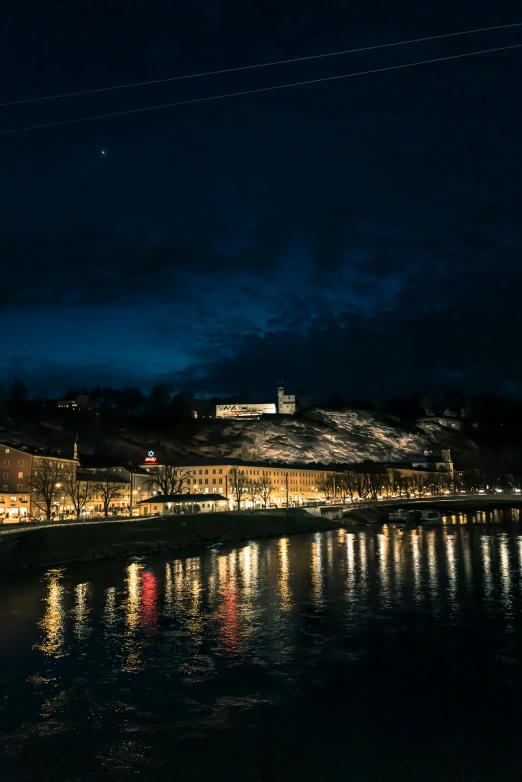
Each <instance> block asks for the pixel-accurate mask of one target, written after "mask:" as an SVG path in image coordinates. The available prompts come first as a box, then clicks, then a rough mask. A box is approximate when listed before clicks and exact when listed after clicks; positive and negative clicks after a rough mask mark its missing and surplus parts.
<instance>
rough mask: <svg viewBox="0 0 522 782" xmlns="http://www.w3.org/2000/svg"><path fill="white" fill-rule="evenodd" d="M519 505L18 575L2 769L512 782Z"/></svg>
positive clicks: (14, 774)
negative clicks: (433, 523)
mask: <svg viewBox="0 0 522 782" xmlns="http://www.w3.org/2000/svg"><path fill="white" fill-rule="evenodd" d="M518 513H519V511H515V510H513V511H510V510H503V511H499V512H493V513H491V514H489V513H488V514H487V515H484V516H482V515H480V514H479V515H478V517H477V518H475V519H473V518H472V517H469V518H466V517H461V518H460V519H457V518H451V519H446V520H445V523H444V524H443V525H439V526H438V527H432V528H429V529H428V528H424V529H421V528H405V527H404V528H400V527H398V526H392V525H386V526H384V527H382V526H375V527H372V528H366V527H364V528H362V527H361V528H354V529H352V530H335V531H332V532H323V533H320V534H316V535H301V536H295V537H292V538H284V539H280V540H270V541H263V542H253V543H250V544H245V545H241V546H237V547H234V548H224V547H223V548H216V549H213V550H211V551H204V552H201V551H199V552H197V554H195V555H194V556H183V557H182V556H174V555H172V554H168V555H167V554H165V555H161V556H157V557H155V558H152V559H141V560H136V559H135V560H129V561H126V562H123V561H119V562H118V561H114V560H112V561H107V562H97V563H93V565H78V566H74V567H67V568H62V569H54V570H48V571H47V572H45V573H44V574H39V575H37V576H25V577H20V578H18V579H17V580H15V581H14V583H13V579H11V583H10V585H9V586H5V585H3V586H0V620H1V625H0V626H1V637H0V679H1V687H0V725H1V729H0V734H1V747H0V778H1V779H5V780H9V782H12V781H14V780H38V782H42V781H43V780H52V782H65V781H66V780H67V782H79V781H80V780H81V782H84V780H85V781H88V782H90V781H91V780H98V779H102V778H103V779H115V780H126V779H134V778H140V779H146V780H149V779H150V780H155V781H156V780H158V781H163V780H169V781H170V780H176V781H177V782H179V781H180V780H181V781H184V780H192V781H193V780H239V782H264V780H267V782H275V781H277V780H294V779H295V780H334V779H342V780H349V781H350V782H359V781H360V782H363V780H364V782H381V781H382V782H384V780H386V781H387V782H391V781H392V780H401V782H410V780H411V782H413V781H415V782H435V781H436V782H440V780H444V782H454V781H455V782H457V780H459V781H460V780H466V782H482V780H488V782H491V780H495V782H515V781H517V782H518V781H519V780H520V779H521V777H520V774H521V768H522V749H521V744H520V736H521V734H522V710H521V708H520V705H521V700H522V664H521V656H522V536H521V531H522V530H521V528H520V526H519V523H518ZM472 522H475V523H472Z"/></svg>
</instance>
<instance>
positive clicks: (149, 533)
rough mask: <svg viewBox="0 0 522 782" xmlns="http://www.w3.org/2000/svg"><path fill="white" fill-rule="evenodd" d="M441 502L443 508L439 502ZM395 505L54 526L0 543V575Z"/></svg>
mask: <svg viewBox="0 0 522 782" xmlns="http://www.w3.org/2000/svg"><path fill="white" fill-rule="evenodd" d="M404 504H405V505H407V507H409V508H412V509H413V508H425V507H429V506H431V507H433V506H439V509H440V510H441V511H442V513H444V514H445V515H448V514H451V515H458V514H459V513H470V512H477V511H480V510H501V509H502V507H504V508H506V507H510V508H521V507H522V499H520V500H517V499H513V500H508V499H507V498H502V499H501V500H499V499H497V498H493V497H492V498H489V497H487V498H484V499H482V498H478V499H466V500H461V499H457V498H454V499H453V500H451V499H445V498H444V499H440V500H421V501H413V502H412V501H409V502H407V503H404ZM441 505H443V506H444V507H443V508H440V506H441ZM394 507H395V508H396V507H397V503H393V504H388V503H385V504H382V505H381V504H379V505H373V506H367V507H364V508H357V507H355V508H353V509H352V508H351V509H346V511H345V512H344V513H343V514H342V515H340V516H339V517H337V518H329V517H328V516H316V515H313V514H310V513H307V512H306V511H305V510H303V509H294V510H290V511H289V512H288V513H287V512H286V511H285V510H268V511H246V512H244V511H241V512H239V513H238V512H237V511H233V512H225V513H219V514H217V513H216V514H196V515H194V516H189V517H187V516H184V517H176V518H173V517H172V516H167V517H165V516H163V517H161V516H160V517H154V518H152V517H147V518H144V519H143V520H139V521H133V522H132V523H129V524H115V523H114V522H105V521H100V522H97V523H96V524H95V525H93V524H89V525H79V526H78V527H75V526H64V527H60V526H56V527H45V528H44V529H41V530H39V529H36V530H34V531H32V532H30V533H26V534H23V535H12V536H11V535H9V536H7V539H6V540H5V541H4V542H2V543H1V544H0V578H1V577H2V576H3V575H6V574H12V573H23V572H27V571H33V570H41V569H45V568H49V567H62V566H64V565H71V564H79V563H90V562H94V561H97V560H103V559H115V558H118V557H128V556H136V555H140V554H153V553H159V552H162V551H169V550H181V551H182V550H186V549H191V548H194V549H195V548H203V547H206V546H211V545H216V544H221V545H223V544H234V543H243V542H246V541H248V540H263V539H268V538H277V537H282V536H287V535H295V534H302V533H313V532H322V531H325V530H331V529H339V528H343V529H350V528H352V527H353V528H356V527H360V526H363V525H364V526H373V525H376V524H386V523H387V522H388V515H389V512H390V511H391V510H393V508H394Z"/></svg>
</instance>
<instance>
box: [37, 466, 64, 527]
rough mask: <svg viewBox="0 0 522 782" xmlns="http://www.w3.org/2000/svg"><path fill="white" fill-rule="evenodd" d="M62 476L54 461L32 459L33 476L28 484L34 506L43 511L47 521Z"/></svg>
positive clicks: (60, 469) (61, 471)
mask: <svg viewBox="0 0 522 782" xmlns="http://www.w3.org/2000/svg"><path fill="white" fill-rule="evenodd" d="M63 476H64V473H63V470H62V468H61V467H60V462H59V461H57V460H56V459H40V458H38V459H34V468H33V474H32V475H31V480H30V481H28V484H29V486H30V487H31V489H32V490H33V497H32V500H33V502H34V504H35V505H36V507H37V508H40V510H43V511H44V513H45V518H46V519H47V521H49V519H50V518H51V512H52V507H53V503H54V499H55V497H56V496H57V495H58V493H59V489H60V486H61V483H62V481H63Z"/></svg>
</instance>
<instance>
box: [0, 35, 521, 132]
mask: <svg viewBox="0 0 522 782" xmlns="http://www.w3.org/2000/svg"><path fill="white" fill-rule="evenodd" d="M520 48H522V43H516V44H512V45H511V46H497V47H496V48H494V49H480V50H479V51H476V52H465V53H464V54H451V55H448V56H447V57H435V58H433V59H431V60H418V61H417V62H407V63H404V64H402V65H388V66H386V67H385V68H372V69H371V70H367V71H357V72H356V73H344V74H341V75H339V76H325V77H323V78H321V79H308V80H307V81H295V82H291V83H289V84H276V85H274V86H273V87H258V88H257V89H252V90H241V91H240V92H228V93H225V94H222V95H210V96H208V97H205V98H191V99H189V100H180V101H176V102H175V103H160V104H159V105H156V106H144V107H143V108H139V109H127V110H125V111H112V112H109V113H108V114H94V115H92V116H91V117H78V118H77V119H66V120H61V121H59V122H47V123H43V124H41V125H28V126H27V127H25V128H9V129H8V130H0V135H5V134H6V133H19V132H23V131H27V130H41V129H43V128H55V127H58V126H60V125H74V124H77V123H79V122H91V121H92V120H96V119H107V118H108V117H123V116H125V115H127V114H141V113H144V112H146V111H157V110H158V109H168V108H174V107H176V106H189V105H190V104H193V103H207V102H209V101H213V100H223V99H224V98H237V97H240V96H241V95H254V94H256V93H260V92H274V91H275V90H285V89H288V88H290V87H302V86H305V85H308V84H320V83H321V82H327V81H338V80H340V79H353V78H355V77H356V76H368V75H370V74H372V73H385V72H387V71H398V70H401V69H404V68H413V67H415V66H417V65H430V64H431V63H435V62H447V61H448V60H459V59H462V58H463V57H474V56H476V55H478V54H492V53H493V52H503V51H507V50H509V49H520Z"/></svg>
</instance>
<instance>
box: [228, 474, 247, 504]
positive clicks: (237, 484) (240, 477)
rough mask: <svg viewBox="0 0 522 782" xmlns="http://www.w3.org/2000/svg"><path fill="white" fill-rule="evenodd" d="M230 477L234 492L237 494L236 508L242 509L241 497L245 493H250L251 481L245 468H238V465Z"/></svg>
mask: <svg viewBox="0 0 522 782" xmlns="http://www.w3.org/2000/svg"><path fill="white" fill-rule="evenodd" d="M228 479H229V482H230V486H231V487H232V491H233V493H234V494H235V495H236V503H237V508H236V510H241V499H242V498H243V496H244V495H245V494H250V481H249V479H248V476H247V474H246V473H245V472H244V470H238V469H237V467H233V468H232V469H231V470H230V472H229V474H228Z"/></svg>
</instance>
